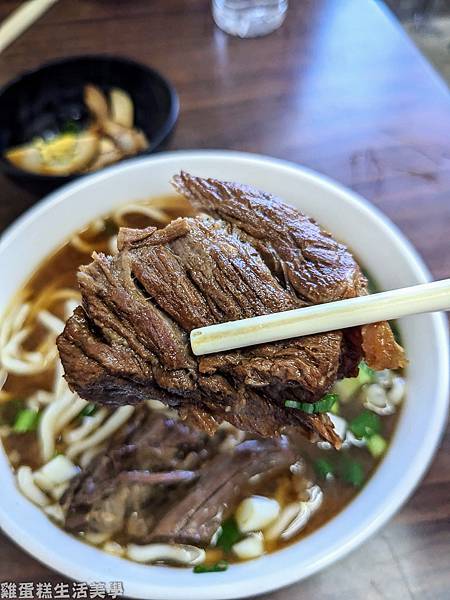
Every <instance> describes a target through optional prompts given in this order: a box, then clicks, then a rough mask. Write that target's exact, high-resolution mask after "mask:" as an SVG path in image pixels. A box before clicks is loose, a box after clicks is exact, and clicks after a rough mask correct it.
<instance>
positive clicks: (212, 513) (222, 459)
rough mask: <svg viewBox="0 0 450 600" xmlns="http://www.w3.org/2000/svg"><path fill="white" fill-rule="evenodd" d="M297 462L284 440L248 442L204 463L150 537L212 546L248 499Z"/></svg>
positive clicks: (154, 539)
mask: <svg viewBox="0 0 450 600" xmlns="http://www.w3.org/2000/svg"><path fill="white" fill-rule="evenodd" d="M294 461H295V454H294V452H293V450H292V449H290V448H289V446H288V444H287V441H286V440H285V439H284V438H281V439H280V440H278V441H275V440H247V441H245V442H242V443H241V444H239V445H238V446H237V447H236V448H235V449H234V451H233V452H224V453H221V454H218V455H216V456H215V457H214V458H213V459H212V460H210V461H208V462H207V463H206V464H205V465H204V467H203V468H202V470H201V471H200V474H199V479H198V481H197V482H196V484H195V485H194V486H193V487H192V489H191V490H190V491H188V492H187V493H186V494H185V495H184V496H183V497H181V498H180V499H179V500H177V501H175V503H174V505H173V506H172V507H171V508H170V509H169V510H168V511H167V512H166V513H165V514H164V515H163V516H162V517H161V518H160V520H159V521H158V524H157V525H156V527H155V528H154V529H153V531H152V532H151V534H150V536H149V541H152V542H153V541H160V542H179V543H186V544H194V545H200V546H205V545H207V544H208V543H209V542H210V541H211V538H212V537H213V535H214V533H215V532H216V531H217V529H218V528H219V526H220V525H221V523H223V521H224V520H225V519H226V518H227V517H228V516H229V515H230V514H231V513H232V512H233V510H234V509H235V508H236V507H237V505H238V503H239V501H240V500H241V499H242V498H243V497H245V496H246V495H249V494H251V493H254V492H255V491H258V488H261V487H263V486H264V481H267V480H268V479H270V478H272V477H275V476H276V475H278V474H279V473H280V472H281V471H283V470H284V471H286V470H287V469H288V468H289V466H290V465H291V464H292V463H293V462H294ZM252 478H253V479H252Z"/></svg>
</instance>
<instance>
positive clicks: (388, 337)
mask: <svg viewBox="0 0 450 600" xmlns="http://www.w3.org/2000/svg"><path fill="white" fill-rule="evenodd" d="M175 186H176V187H177V189H178V190H179V191H180V192H181V193H183V194H185V195H186V197H187V198H188V199H190V200H191V202H192V203H193V204H194V207H195V208H196V209H198V210H201V211H203V212H208V213H210V216H206V215H204V214H203V215H200V216H197V217H195V218H183V219H177V220H175V221H173V222H171V223H170V224H169V225H167V226H166V227H165V228H164V229H162V230H157V229H155V228H154V227H149V228H147V229H145V230H131V229H122V230H121V231H120V234H119V253H118V255H116V256H114V257H107V256H104V255H102V254H94V256H93V259H94V260H93V262H92V263H91V264H90V265H88V266H86V267H82V268H81V270H80V273H79V278H78V279H79V284H80V288H81V292H82V298H83V308H82V309H81V308H79V309H77V310H76V311H75V314H74V316H73V317H72V318H71V319H69V321H68V322H67V324H66V328H65V330H64V332H63V334H62V335H61V336H60V337H59V338H58V348H59V352H60V356H61V359H62V362H63V365H64V369H65V377H66V379H67V381H68V383H69V385H70V387H71V389H73V390H75V391H77V392H78V393H79V395H80V396H81V397H83V398H86V399H88V400H90V401H93V402H98V403H105V404H115V405H121V404H134V403H139V402H142V401H143V400H145V399H149V398H154V399H159V400H161V401H163V402H165V403H166V404H168V405H170V406H173V407H174V408H176V409H177V410H178V412H179V414H180V415H182V416H183V418H187V419H188V420H189V422H191V423H196V425H197V426H200V427H203V428H204V429H205V430H206V431H208V432H209V433H211V432H212V431H214V430H215V429H216V428H217V426H218V424H219V423H221V422H222V421H228V422H230V423H232V424H233V425H235V426H236V427H238V428H241V429H243V430H245V431H248V432H252V433H254V434H257V435H261V436H267V437H272V436H275V435H278V434H280V433H281V432H282V430H283V428H284V427H285V426H287V425H288V426H293V427H297V428H298V429H301V430H303V432H304V433H305V434H306V435H307V436H308V437H310V438H312V439H317V437H321V438H323V439H325V440H327V441H329V442H331V443H332V444H333V445H334V446H336V447H339V444H340V440H339V438H338V436H337V435H336V434H335V432H334V429H333V425H332V423H331V421H330V420H329V419H328V417H327V416H326V415H314V414H313V415H309V414H307V413H304V412H302V411H299V410H296V409H288V408H285V402H286V400H297V401H299V402H314V401H316V400H318V399H319V398H321V397H322V396H323V395H324V394H325V393H326V392H327V391H328V390H329V389H330V388H331V387H332V385H333V384H334V382H335V381H336V379H338V378H341V377H346V376H352V375H355V373H356V369H357V365H358V363H359V361H360V360H361V358H362V357H363V356H364V354H365V356H366V358H367V359H368V361H369V362H370V363H372V364H376V365H377V367H380V366H381V367H382V368H386V367H397V366H401V365H402V364H404V362H403V361H404V358H403V351H402V349H401V348H400V347H399V346H398V345H397V344H396V343H395V340H394V338H393V336H392V332H391V330H390V328H389V326H388V325H387V324H378V325H376V326H373V327H372V326H368V327H367V328H355V329H354V330H352V331H346V332H345V333H343V332H342V331H335V332H330V333H324V334H318V335H314V336H307V337H303V338H297V339H292V340H287V341H284V342H276V343H273V344H264V345H260V346H254V347H250V348H246V349H243V350H240V351H234V352H228V353H221V354H217V355H214V356H207V357H200V358H196V357H194V356H193V355H192V353H191V351H190V347H189V333H190V331H191V330H192V329H193V328H194V327H199V326H203V325H210V324H212V323H217V322H224V321H229V320H233V319H241V318H246V317H251V316H256V315H261V314H267V313H272V312H276V311H282V310H288V309H291V308H295V307H302V306H306V305H308V304H311V303H320V302H328V301H331V300H337V299H339V298H349V297H352V296H357V295H361V294H365V293H367V287H366V280H365V278H364V276H363V274H362V272H361V270H360V268H359V266H358V264H357V263H356V261H355V260H354V258H353V257H352V255H351V253H350V252H349V251H348V249H347V248H346V247H345V246H344V245H342V244H340V243H338V242H337V241H335V240H334V239H333V238H332V236H331V235H330V234H329V233H327V232H326V231H324V230H322V229H321V228H320V227H319V226H318V225H317V224H316V223H315V222H314V221H313V220H312V219H309V218H308V217H306V216H304V215H303V214H301V213H300V212H299V211H297V210H296V209H294V208H292V207H290V206H288V205H286V204H284V203H283V202H281V201H280V200H278V199H277V198H274V197H272V196H270V195H268V194H264V193H262V192H260V191H258V190H254V189H253V188H249V187H246V186H241V185H238V184H233V183H226V182H220V181H217V180H214V179H201V178H198V177H192V176H190V175H188V174H186V173H181V175H179V176H177V177H176V178H175Z"/></svg>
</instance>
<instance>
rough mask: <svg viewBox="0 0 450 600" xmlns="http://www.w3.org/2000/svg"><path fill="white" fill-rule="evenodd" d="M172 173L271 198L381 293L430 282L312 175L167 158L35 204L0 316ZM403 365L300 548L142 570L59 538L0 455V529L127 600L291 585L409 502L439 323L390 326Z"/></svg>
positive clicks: (431, 401) (275, 165) (372, 213)
mask: <svg viewBox="0 0 450 600" xmlns="http://www.w3.org/2000/svg"><path fill="white" fill-rule="evenodd" d="M180 169H185V170H187V171H191V172H193V173H194V174H198V175H202V176H213V177H218V178H221V179H229V180H236V181H240V182H243V183H248V184H252V185H255V186H257V187H259V188H261V189H263V190H265V191H268V192H272V193H274V194H277V195H278V196H280V197H281V198H284V200H286V201H287V202H290V203H291V204H293V205H294V206H297V207H298V208H300V209H301V210H302V211H304V212H305V213H306V214H308V215H310V216H312V217H315V218H316V219H317V220H318V221H319V222H320V223H321V224H322V225H324V226H325V227H326V228H328V229H329V230H330V231H332V232H333V233H334V235H335V236H336V237H337V238H338V239H341V240H343V241H345V242H346V243H347V244H348V245H349V246H350V248H352V249H353V250H354V251H355V252H356V255H357V256H358V257H359V259H360V260H361V261H362V264H363V265H365V266H366V267H367V268H368V269H369V271H370V272H371V273H372V274H373V275H374V277H375V278H376V280H377V281H378V282H379V283H380V285H381V286H382V287H383V288H384V289H389V288H393V287H401V286H406V285H411V284H414V283H420V282H424V281H426V280H427V279H428V278H429V273H428V271H427V269H426V268H425V266H424V265H423V263H422V261H421V259H420V258H419V257H418V256H417V254H416V253H415V251H414V250H413V248H412V247H411V246H410V244H409V243H408V242H407V241H406V239H405V238H404V237H403V236H402V234H401V233H400V232H399V231H398V230H397V229H396V228H395V227H394V226H393V225H392V223H390V222H389V221H388V220H387V219H386V218H385V217H384V216H383V215H382V214H380V213H379V212H378V211H377V210H376V209H375V208H374V207H373V206H371V205H370V204H369V203H368V202H366V201H364V200H362V199H361V198H359V197H358V196H356V195H355V194H353V193H352V192H350V191H348V190H346V189H343V188H342V187H341V186H339V185H337V184H335V183H333V182H331V181H329V180H327V179H326V178H324V177H321V176H319V175H317V174H316V173H313V172H311V171H308V170H306V169H303V168H300V167H298V166H296V165H293V164H288V163H285V162H281V161H278V160H274V159H271V158H265V157H261V156H255V155H250V154H241V153H234V152H208V151H201V152H175V153H169V154H160V155H157V156H153V157H148V158H143V159H140V160H136V161H134V162H133V161H131V162H126V163H124V164H121V165H118V166H116V167H112V168H111V169H107V170H104V171H102V172H101V173H99V174H98V175H91V176H89V177H86V178H83V179H81V180H78V181H76V182H75V183H72V184H70V185H68V186H67V187H64V188H62V189H60V190H58V191H57V192H55V193H53V194H52V195H51V196H49V197H48V198H46V199H45V200H43V201H42V202H40V203H39V204H38V205H36V206H35V207H33V208H32V209H31V210H29V211H28V212H27V213H26V214H25V215H23V216H22V217H21V218H20V219H18V220H17V221H16V223H15V224H14V225H13V226H12V227H11V228H10V229H9V230H8V231H7V232H6V234H5V235H4V236H3V239H2V241H1V243H0V265H1V267H0V269H1V282H2V283H1V286H0V314H1V313H2V312H3V310H4V309H5V306H6V305H7V304H8V302H9V301H10V300H11V297H12V296H13V295H14V293H15V292H16V290H18V289H19V288H20V286H21V284H22V283H23V282H24V280H26V279H27V277H28V276H29V275H30V274H31V273H33V271H34V270H35V269H36V267H37V266H38V265H39V263H40V262H41V261H42V260H43V259H44V258H45V257H46V256H47V255H48V254H49V253H50V252H51V251H52V250H54V249H55V248H56V247H57V246H58V245H60V244H61V243H62V242H63V241H64V240H65V239H66V238H68V236H69V235H70V234H71V233H72V232H73V231H75V230H76V229H78V228H80V227H82V226H84V225H85V224H87V223H88V222H89V221H90V220H92V219H93V218H94V217H96V216H98V215H101V214H103V213H106V212H109V211H110V210H111V209H112V208H113V207H114V206H116V205H118V204H121V203H123V202H124V201H127V200H131V199H138V198H143V197H148V196H152V195H159V194H164V193H166V192H169V191H170V189H171V188H170V185H169V181H170V179H171V177H172V175H173V174H174V173H176V172H177V171H179V170H180ZM400 329H401V335H402V339H403V341H404V345H405V347H406V351H407V354H408V357H409V360H410V365H409V368H408V375H407V377H408V388H409V390H408V397H407V401H406V403H405V406H404V408H403V410H402V413H401V417H400V421H399V424H398V428H397V430H396V432H395V435H394V437H393V440H392V443H391V446H390V448H389V451H388V453H387V455H386V457H385V458H384V460H383V462H382V464H381V465H380V467H379V468H378V470H377V472H376V473H375V475H374V477H372V479H371V480H370V482H369V483H368V484H367V485H366V486H365V487H364V489H363V490H362V492H361V493H360V494H359V496H357V498H356V499H355V500H354V501H353V502H351V504H350V505H349V506H347V508H346V509H345V510H344V511H343V512H341V513H340V514H339V515H338V516H337V517H335V518H334V519H332V520H331V521H330V522H329V523H327V524H326V525H325V526H323V527H322V528H320V529H319V530H318V531H316V532H315V533H313V534H312V535H310V536H309V537H307V538H306V539H304V540H302V541H300V542H298V543H296V544H294V545H292V546H290V547H289V548H286V549H284V550H281V551H279V552H276V553H274V554H270V555H268V556H264V557H262V558H259V559H257V560H254V561H250V562H247V563H242V564H239V565H233V566H232V567H231V568H230V569H228V571H226V572H224V573H217V574H208V575H195V574H193V573H192V572H191V571H190V570H187V569H186V570H182V569H176V570H175V569H171V568H165V567H155V566H144V565H138V564H134V563H132V562H129V561H126V560H124V559H120V558H116V557H114V556H110V555H108V554H105V553H103V552H102V551H100V550H97V549H96V548H93V547H90V546H87V545H85V544H83V543H82V542H80V541H78V540H77V539H75V538H73V537H71V536H69V535H66V534H65V533H63V531H61V530H60V529H58V528H57V527H55V526H54V525H52V524H51V522H50V521H48V520H47V518H46V517H45V516H44V515H43V514H42V513H41V512H40V510H39V509H37V508H36V507H35V506H33V505H32V504H31V503H30V502H28V501H27V500H26V499H25V498H24V497H23V496H22V495H21V494H20V493H19V492H18V491H17V489H16V487H15V485H14V480H13V477H12V474H11V471H10V468H9V466H8V463H7V460H6V458H5V455H4V454H3V452H1V451H0V478H1V482H2V489H1V494H0V525H1V527H2V528H3V529H4V531H5V532H6V533H7V534H8V535H9V536H10V537H11V538H12V539H13V540H14V541H15V542H17V543H18V544H19V545H21V546H22V547H23V548H24V549H25V550H27V551H28V552H29V553H31V554H32V555H33V556H35V557H36V558H37V559H39V560H40V561H42V562H44V563H45V564H47V565H48V566H49V567H51V568H52V569H56V570H57V571H60V572H61V573H64V574H65V575H68V576H69V577H73V578H75V579H78V580H81V581H111V580H113V581H117V580H121V581H123V582H124V587H125V592H126V595H127V596H133V597H137V598H151V599H155V600H158V599H167V600H177V599H180V600H181V599H182V600H190V599H192V600H194V599H195V600H202V599H205V600H206V599H207V600H213V599H224V598H243V597H245V596H249V595H254V594H259V593H262V592H267V591H269V590H273V589H276V588H279V587H281V586H284V585H287V584H290V583H293V582H295V581H298V580H300V579H302V578H304V577H307V576H308V575H311V574H312V573H314V572H316V571H318V570H319V569H322V568H324V567H326V566H327V565H329V564H330V563H331V562H333V561H335V560H337V559H338V558H340V557H342V556H344V555H345V554H347V553H348V552H349V551H350V550H352V549H353V548H355V547H356V546H357V545H358V544H361V542H363V541H364V540H365V539H367V537H368V536H370V535H371V534H373V533H374V532H375V531H376V530H377V529H378V528H379V527H381V526H382V525H383V524H384V523H385V522H386V521H387V520H388V519H389V517H391V516H392V515H393V514H394V512H395V511H396V510H398V508H399V507H400V506H401V505H402V503H403V502H404V501H405V500H406V499H407V498H408V496H409V495H410V494H411V492H412V491H413V489H414V487H415V486H416V485H417V483H418V482H419V480H420V479H421V477H422V476H423V474H424V472H425V470H426V468H427V466H428V464H429V462H430V459H431V457H432V456H433V453H434V451H435V449H436V446H437V444H438V442H439V439H440V436H441V432H442V430H443V426H444V423H445V416H446V410H447V403H448V362H449V356H448V332H447V325H446V322H445V321H444V318H443V316H442V315H440V314H429V315H420V316H415V317H409V318H408V319H404V320H403V321H401V322H400Z"/></svg>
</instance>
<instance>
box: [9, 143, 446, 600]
mask: <svg viewBox="0 0 450 600" xmlns="http://www.w3.org/2000/svg"><path fill="white" fill-rule="evenodd" d="M210 157H215V158H216V159H217V158H218V159H220V160H229V161H233V160H234V161H236V160H238V161H239V162H240V163H242V164H246V163H247V164H253V165H255V164H256V165H257V166H258V168H273V167H274V168H275V169H276V170H277V171H278V173H282V172H283V171H284V172H290V173H292V172H293V171H295V173H296V174H297V176H298V175H301V176H302V177H303V178H306V180H309V181H310V182H313V183H314V184H315V185H317V186H319V187H321V188H322V189H328V190H329V191H330V192H331V193H334V194H338V195H340V196H341V197H342V196H345V197H346V198H347V200H348V201H349V202H350V204H352V205H353V206H355V208H356V207H358V208H359V209H361V210H363V211H364V212H365V213H366V214H367V215H368V216H370V218H371V219H372V220H373V219H375V221H377V225H378V226H379V227H380V228H381V229H382V230H383V231H384V233H385V234H386V235H388V236H390V237H391V238H393V239H394V238H395V243H396V245H397V247H398V248H399V252H401V253H402V254H403V255H404V256H405V257H406V258H407V260H408V262H409V263H410V264H411V266H412V267H413V270H414V271H415V276H417V278H418V280H420V281H427V280H429V279H430V273H429V271H428V269H427V267H426V266H425V264H424V262H423V260H422V259H421V258H420V256H419V255H418V254H417V252H416V250H415V249H414V248H413V246H412V245H411V243H410V242H409V241H408V240H407V239H406V238H405V236H404V235H403V234H402V233H401V232H400V230H399V229H398V227H397V226H395V225H394V224H393V223H392V222H391V221H390V220H389V219H388V218H387V217H386V216H385V215H384V214H383V213H382V212H381V211H380V210H379V209H377V208H376V207H375V206H373V205H372V204H371V203H370V202H368V201H367V200H365V199H364V198H361V197H360V196H359V195H358V194H356V193H354V192H352V191H351V190H348V189H347V188H345V187H344V186H342V185H341V184H339V183H336V182H334V181H333V180H331V179H330V178H328V177H326V176H323V175H321V174H319V173H317V172H315V171H313V170H311V169H308V168H305V167H302V166H299V165H297V164H295V163H293V162H288V161H284V160H280V159H276V158H271V157H267V156H263V155H258V154H248V153H243V152H233V151H222V150H215V151H214V150H200V151H195V150H194V151H175V152H167V153H160V154H158V155H154V156H149V157H142V158H137V159H134V160H133V161H128V162H125V163H121V164H118V165H115V166H112V167H109V168H107V169H105V170H102V171H101V172H99V173H95V174H92V175H89V176H86V177H85V178H82V179H79V180H77V181H74V182H72V183H70V184H69V185H67V186H65V187H64V188H61V189H59V190H56V191H55V192H53V193H51V194H50V195H49V196H47V198H45V199H43V200H42V201H41V202H39V203H38V204H36V205H34V206H33V207H31V208H30V209H29V210H28V211H27V212H26V213H24V214H23V215H22V216H21V217H19V218H18V219H17V220H16V221H15V222H14V223H13V224H12V225H11V226H10V227H9V228H8V229H7V230H6V231H5V233H4V234H3V236H2V237H1V238H0V256H1V255H2V252H3V251H4V250H5V249H6V247H7V246H8V245H9V244H11V243H14V241H15V240H16V238H17V237H20V236H21V235H22V233H23V230H24V229H25V228H26V227H27V226H28V225H29V224H30V223H32V222H33V220H34V219H35V218H37V217H38V216H39V215H40V213H45V212H46V211H48V210H51V208H52V206H53V205H55V204H58V203H59V202H64V197H65V196H70V194H71V193H72V192H73V191H79V192H81V191H83V190H86V189H89V188H90V187H91V186H92V185H94V186H95V184H96V183H97V182H99V181H101V180H103V179H107V178H109V177H110V176H113V175H114V173H117V172H118V171H125V172H132V171H133V169H135V168H139V167H141V166H143V165H145V164H146V163H148V162H150V161H151V162H152V163H158V162H164V161H166V160H169V161H170V160H172V159H176V161H178V162H180V161H182V160H183V158H186V159H192V158H194V159H199V160H207V159H209V158H210ZM295 173H294V174H295ZM429 318H430V322H431V323H432V328H430V331H432V333H430V335H433V337H434V340H435V343H436V345H437V348H438V349H439V361H438V364H437V365H436V373H438V374H439V382H438V387H437V393H436V397H435V398H434V405H433V413H434V419H433V423H434V427H433V428H431V427H429V430H428V431H427V435H426V436H424V438H423V440H422V444H421V447H420V453H419V452H416V454H415V455H414V460H413V461H411V465H410V466H409V467H408V469H407V470H405V472H404V474H403V477H402V478H401V479H400V480H399V482H398V483H397V485H396V486H395V488H393V489H391V490H390V492H389V494H386V497H385V498H383V499H382V500H380V502H379V504H378V505H377V509H376V510H373V511H372V512H371V515H370V519H369V518H368V517H365V519H364V520H362V522H360V523H359V524H358V527H357V528H356V529H352V530H350V531H349V532H346V534H345V535H341V538H340V544H339V545H337V543H336V541H334V542H333V541H331V542H330V544H329V546H328V547H327V549H326V550H323V551H322V552H318V553H317V556H316V557H315V559H314V560H309V562H308V561H306V566H303V571H302V572H301V573H298V571H296V570H295V569H292V564H289V561H286V563H288V564H286V566H284V565H283V566H282V568H281V569H280V570H279V571H278V572H275V573H274V572H262V573H258V576H257V577H256V576H255V577H253V578H250V579H248V580H245V584H244V585H243V584H241V586H238V585H237V583H239V572H241V570H242V569H241V565H235V566H234V567H233V572H234V573H235V575H236V577H235V578H234V579H233V578H231V580H229V579H226V580H220V579H219V578H220V575H221V574H219V575H218V576H217V575H214V574H212V575H210V576H209V577H208V583H211V585H210V586H207V587H203V586H202V585H198V586H191V587H189V588H186V587H181V586H180V585H176V584H175V583H170V581H169V583H168V585H166V584H165V585H154V584H152V582H151V580H150V579H149V582H148V586H146V587H145V589H144V588H143V587H142V586H141V587H133V588H132V589H130V590H129V592H127V593H130V592H131V593H132V594H133V596H134V597H140V598H150V597H151V598H157V599H161V600H162V599H165V600H174V599H175V598H180V599H181V598H183V600H189V599H192V600H194V599H195V600H200V599H204V600H206V599H208V600H213V599H217V600H219V599H222V598H227V599H228V598H243V597H247V596H250V595H256V594H261V593H264V592H270V591H273V590H275V589H279V588H281V587H284V586H287V585H289V584H292V583H294V582H296V581H299V580H300V579H304V578H305V577H308V576H310V575H312V574H313V573H316V572H317V571H319V570H321V569H322V568H324V567H326V566H327V565H329V564H331V563H332V562H334V561H336V560H337V559H338V558H342V557H344V556H345V555H347V554H348V553H349V552H350V551H351V550H353V549H354V548H356V547H357V546H358V545H359V544H360V543H362V542H363V541H364V540H366V539H367V538H368V537H370V536H371V535H372V534H373V533H375V532H376V531H377V530H378V529H379V528H380V527H381V526H382V525H384V524H385V523H386V522H387V521H388V519H389V518H390V517H391V516H392V515H393V514H394V513H395V512H396V511H397V510H398V509H399V508H400V507H401V506H402V505H403V504H404V502H405V501H406V500H407V499H408V498H409V496H410V495H411V494H412V492H413V491H414V489H415V488H416V486H417V484H418V483H419V481H420V480H421V478H422V477H423V475H424V473H425V471H426V470H427V468H428V467H429V464H430V462H431V459H432V458H433V455H434V452H435V450H436V448H437V445H438V443H439V440H440V439H441V436H442V433H443V431H444V428H445V425H446V419H445V416H446V414H447V410H448V402H449V397H448V391H449V368H448V364H449V343H448V342H449V335H448V327H447V321H446V319H445V317H444V315H443V314H440V313H434V314H432V315H429ZM368 485H369V484H368ZM18 494H19V492H18ZM358 497H361V494H359V495H358V496H357V497H356V499H357V498H358ZM355 501H356V500H354V501H353V502H355ZM352 504H353V503H351V504H350V506H351V505H352ZM337 518H338V517H335V519H337ZM332 521H334V519H333V520H332ZM0 525H1V526H2V527H3V529H4V531H5V533H7V534H8V535H9V536H10V537H12V539H14V540H15V541H16V543H18V544H19V545H20V546H21V547H22V548H24V550H26V551H28V552H29V553H31V554H32V555H33V556H35V557H36V558H37V559H38V560H40V561H41V562H44V563H45V564H47V565H48V566H49V567H50V568H52V569H55V570H57V571H59V572H61V573H64V574H66V575H69V576H71V577H73V578H74V579H83V578H84V579H86V575H87V574H88V575H90V576H91V578H90V580H96V579H95V575H96V570H95V567H91V566H90V564H86V563H88V562H89V561H88V559H84V560H83V565H82V566H81V567H80V566H79V565H76V564H74V562H75V561H72V560H71V557H65V556H62V555H61V553H60V552H58V550H57V549H56V548H49V547H48V545H46V543H45V542H44V541H42V540H38V539H35V538H32V539H30V536H29V534H27V532H26V528H24V526H23V525H22V524H19V523H17V521H15V520H14V517H13V516H11V515H9V514H7V513H5V511H4V510H3V508H2V506H1V504H0ZM324 527H326V526H324ZM322 529H323V528H322ZM318 531H319V532H320V529H319V530H318ZM311 535H312V536H314V535H316V533H313V534H311ZM79 543H80V544H83V546H85V544H84V543H83V542H79ZM295 546H299V544H294V545H293V546H291V547H290V548H294V547H295ZM93 550H95V552H97V553H99V552H101V554H102V555H103V554H104V552H103V551H101V550H97V549H90V552H91V551H93ZM283 552H285V551H284V550H281V551H279V552H277V553H275V554H274V555H272V556H276V555H277V554H282V553H283ZM116 560H117V563H116V564H117V569H119V568H120V564H122V563H121V562H119V560H120V559H116ZM255 562H258V561H255ZM244 565H245V564H244ZM155 568H157V567H155ZM169 579H170V578H169ZM124 580H125V577H124ZM200 583H201V582H200V581H199V584H200ZM136 585H137V586H138V585H139V584H136Z"/></svg>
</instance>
